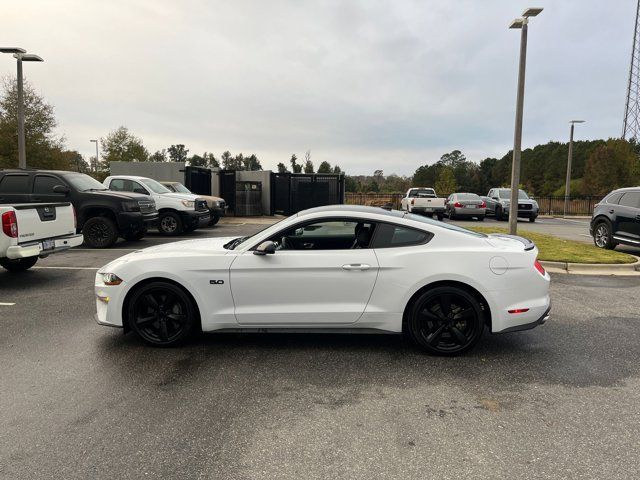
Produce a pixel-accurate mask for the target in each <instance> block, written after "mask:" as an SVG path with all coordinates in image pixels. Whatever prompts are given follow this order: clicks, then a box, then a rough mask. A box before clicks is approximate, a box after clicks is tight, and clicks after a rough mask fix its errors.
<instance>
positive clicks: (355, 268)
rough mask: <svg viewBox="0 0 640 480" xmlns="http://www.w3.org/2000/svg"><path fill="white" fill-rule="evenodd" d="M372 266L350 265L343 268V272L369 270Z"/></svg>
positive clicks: (362, 264) (364, 264)
mask: <svg viewBox="0 0 640 480" xmlns="http://www.w3.org/2000/svg"><path fill="white" fill-rule="evenodd" d="M370 268H371V265H367V264H366V263H348V264H346V265H343V266H342V269H343V270H369V269H370Z"/></svg>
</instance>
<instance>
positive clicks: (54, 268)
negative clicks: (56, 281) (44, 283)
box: [31, 267, 100, 270]
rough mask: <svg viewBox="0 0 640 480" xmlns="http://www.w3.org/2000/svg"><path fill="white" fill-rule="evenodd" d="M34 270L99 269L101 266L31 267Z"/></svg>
mask: <svg viewBox="0 0 640 480" xmlns="http://www.w3.org/2000/svg"><path fill="white" fill-rule="evenodd" d="M31 268H33V269H34V270H35V269H36V268H37V269H40V270H99V269H100V267H31Z"/></svg>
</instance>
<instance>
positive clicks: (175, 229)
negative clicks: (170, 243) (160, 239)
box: [158, 212, 182, 237]
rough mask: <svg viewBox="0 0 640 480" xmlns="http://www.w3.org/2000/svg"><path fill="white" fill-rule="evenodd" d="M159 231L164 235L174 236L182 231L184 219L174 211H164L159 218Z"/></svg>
mask: <svg viewBox="0 0 640 480" xmlns="http://www.w3.org/2000/svg"><path fill="white" fill-rule="evenodd" d="M158 232H160V233H161V234H162V235H167V236H170V237H172V236H174V235H180V234H181V233H182V219H181V218H180V215H178V214H177V213H174V212H163V213H161V214H160V218H158Z"/></svg>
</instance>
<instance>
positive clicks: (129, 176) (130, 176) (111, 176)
mask: <svg viewBox="0 0 640 480" xmlns="http://www.w3.org/2000/svg"><path fill="white" fill-rule="evenodd" d="M108 178H135V179H137V180H141V179H147V178H149V177H142V176H140V175H109V177H108Z"/></svg>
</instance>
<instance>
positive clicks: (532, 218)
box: [529, 217, 537, 223]
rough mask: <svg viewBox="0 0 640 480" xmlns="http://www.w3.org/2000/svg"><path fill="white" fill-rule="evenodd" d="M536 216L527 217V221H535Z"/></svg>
mask: <svg viewBox="0 0 640 480" xmlns="http://www.w3.org/2000/svg"><path fill="white" fill-rule="evenodd" d="M536 218H537V217H529V222H531V223H533V222H535V221H536Z"/></svg>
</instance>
